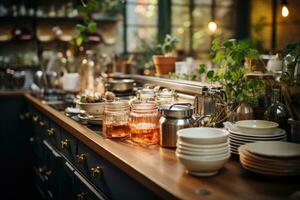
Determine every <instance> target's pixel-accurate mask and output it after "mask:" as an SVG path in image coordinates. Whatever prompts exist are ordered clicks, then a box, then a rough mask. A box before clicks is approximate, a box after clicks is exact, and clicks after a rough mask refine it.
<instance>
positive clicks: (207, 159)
mask: <svg viewBox="0 0 300 200" xmlns="http://www.w3.org/2000/svg"><path fill="white" fill-rule="evenodd" d="M228 134H229V133H228V132H227V131H226V130H224V129H218V128H187V129H181V130H179V131H178V132H177V136H178V139H177V149H176V156H177V159H178V160H179V161H180V162H181V163H182V164H183V165H184V166H185V167H186V169H187V172H188V173H189V174H192V175H196V176H211V175H214V174H216V173H217V172H218V171H219V170H220V169H221V168H222V167H223V166H224V164H225V163H226V162H227V161H228V159H229V157H230V149H229V143H228Z"/></svg>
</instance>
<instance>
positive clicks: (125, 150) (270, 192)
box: [24, 93, 300, 199]
mask: <svg viewBox="0 0 300 200" xmlns="http://www.w3.org/2000/svg"><path fill="white" fill-rule="evenodd" d="M24 95H25V98H26V100H27V101H28V103H30V104H32V105H33V106H34V107H36V108H37V109H38V110H39V111H40V112H42V113H43V114H44V115H46V116H47V117H49V118H50V119H52V120H53V121H54V122H55V123H57V124H58V125H59V126H61V127H62V128H64V129H65V130H66V131H68V132H69V133H70V134H72V135H73V136H74V137H75V138H77V139H78V140H80V141H81V142H82V143H84V144H85V145H87V146H88V147H89V148H90V149H92V150H93V151H95V152H96V153H97V154H98V155H99V156H101V157H103V158H105V159H107V160H108V161H110V162H111V163H112V164H113V165H115V166H116V167H118V168H119V169H120V170H122V171H123V172H125V173H126V174H128V175H129V176H130V177H132V178H133V179H135V180H136V181H137V182H138V183H140V184H142V185H144V186H145V187H146V188H148V189H149V190H150V191H152V192H154V193H155V194H157V195H158V196H160V197H161V198H163V199H202V198H203V199H287V198H289V196H290V195H291V194H293V193H295V192H297V191H300V182H299V177H292V178H288V179H280V180H278V179H277V180H276V179H270V178H265V177H261V176H258V175H256V174H252V173H250V172H247V171H245V170H243V169H242V168H241V165H240V164H239V161H238V158H231V160H230V161H229V162H228V163H227V164H226V165H225V167H224V168H223V169H222V170H221V171H220V173H219V174H217V175H216V176H212V177H205V178H204V177H194V176H190V175H188V174H186V173H185V169H184V167H183V166H182V165H181V164H180V163H179V162H178V161H177V160H176V156H175V151H174V150H172V149H165V148H160V147H159V146H151V147H142V146H138V145H135V144H132V143H130V142H127V141H123V142H122V141H113V140H110V139H105V138H104V137H102V136H101V135H99V134H97V133H96V132H94V131H93V130H91V129H89V128H87V127H86V126H84V125H81V124H80V123H77V122H76V121H74V120H72V119H70V118H69V117H67V116H65V115H64V114H63V113H62V112H59V111H57V110H55V109H53V108H52V107H50V106H48V105H46V104H43V103H42V102H41V101H40V100H39V99H37V98H35V97H33V96H31V95H30V94H27V93H26V94H24ZM99 129H100V127H99ZM297 179H298V180H297ZM124 187H126V186H124Z"/></svg>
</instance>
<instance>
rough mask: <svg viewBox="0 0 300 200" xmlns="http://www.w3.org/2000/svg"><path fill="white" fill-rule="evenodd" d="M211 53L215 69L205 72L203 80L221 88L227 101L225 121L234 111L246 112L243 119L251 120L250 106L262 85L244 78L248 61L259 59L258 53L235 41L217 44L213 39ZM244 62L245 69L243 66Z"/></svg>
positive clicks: (218, 42) (217, 40)
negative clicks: (217, 84) (216, 84)
mask: <svg viewBox="0 0 300 200" xmlns="http://www.w3.org/2000/svg"><path fill="white" fill-rule="evenodd" d="M212 53H213V54H214V58H213V62H214V64H215V66H216V68H215V69H214V70H210V71H208V72H207V79H208V80H210V81H212V82H218V83H220V84H221V85H222V86H223V89H224V92H225V94H226V99H227V101H226V102H225V107H226V110H225V111H226V113H227V116H226V117H227V119H229V118H231V117H232V116H233V115H232V114H233V113H234V112H235V111H236V110H237V109H238V107H240V110H241V111H242V110H244V111H247V112H248V113H244V114H245V115H244V117H246V118H251V117H252V116H253V110H252V108H251V106H250V105H251V104H256V103H257V99H258V95H259V94H260V93H261V91H262V86H263V83H262V81H260V80H256V79H249V78H247V72H248V71H249V70H251V68H252V66H251V63H252V62H251V60H253V59H258V58H259V54H258V51H257V50H255V49H252V48H250V46H249V44H248V43H246V42H240V41H237V40H235V39H230V40H226V41H225V42H221V41H220V40H219V39H215V40H214V41H213V44H212ZM246 61H247V62H248V66H247V67H245V65H244V62H246ZM249 65H250V66H249ZM201 71H202V72H203V71H204V70H201ZM249 112H250V113H249ZM251 112H252V113H251ZM251 115H252V116H251Z"/></svg>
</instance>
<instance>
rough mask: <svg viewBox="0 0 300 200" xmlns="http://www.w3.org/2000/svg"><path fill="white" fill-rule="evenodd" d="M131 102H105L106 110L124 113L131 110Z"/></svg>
mask: <svg viewBox="0 0 300 200" xmlns="http://www.w3.org/2000/svg"><path fill="white" fill-rule="evenodd" d="M129 108H130V107H129V101H126V100H121V101H108V102H105V106H104V109H105V110H106V111H123V110H129Z"/></svg>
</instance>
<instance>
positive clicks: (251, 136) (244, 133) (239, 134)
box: [228, 120, 287, 155]
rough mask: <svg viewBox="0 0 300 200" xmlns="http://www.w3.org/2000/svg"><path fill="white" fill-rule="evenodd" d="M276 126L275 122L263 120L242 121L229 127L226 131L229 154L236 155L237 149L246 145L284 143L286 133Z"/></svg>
mask: <svg viewBox="0 0 300 200" xmlns="http://www.w3.org/2000/svg"><path fill="white" fill-rule="evenodd" d="M277 126H278V124H277V123H275V122H270V121H263V120H244V121H238V122H237V123H236V124H233V125H231V126H230V127H229V129H228V131H229V133H230V134H229V141H230V150H231V153H233V154H236V155H238V154H239V153H238V148H239V147H240V146H241V145H243V144H246V143H252V142H257V141H286V137H287V136H286V131H285V130H283V129H280V128H277Z"/></svg>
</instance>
